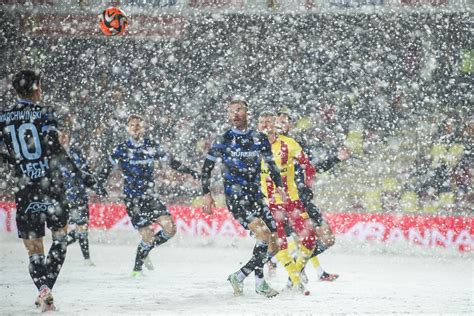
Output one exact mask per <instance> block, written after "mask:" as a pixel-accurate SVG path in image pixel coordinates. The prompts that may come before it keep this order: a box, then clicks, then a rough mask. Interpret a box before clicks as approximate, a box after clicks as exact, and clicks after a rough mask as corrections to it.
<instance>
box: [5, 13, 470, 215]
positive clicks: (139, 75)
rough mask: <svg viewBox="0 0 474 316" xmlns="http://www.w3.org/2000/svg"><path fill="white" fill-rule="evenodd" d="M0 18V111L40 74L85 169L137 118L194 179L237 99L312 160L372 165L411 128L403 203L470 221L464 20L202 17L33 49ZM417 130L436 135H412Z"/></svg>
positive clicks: (180, 191)
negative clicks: (282, 122) (288, 128)
mask: <svg viewBox="0 0 474 316" xmlns="http://www.w3.org/2000/svg"><path fill="white" fill-rule="evenodd" d="M0 15H1V16H0V18H1V19H2V20H3V23H4V25H5V28H4V32H3V33H2V34H1V35H0V36H1V38H0V39H1V45H2V57H3V62H2V65H1V66H0V67H1V68H2V74H3V78H0V79H1V80H2V81H1V83H2V85H3V87H2V89H1V95H0V100H1V102H2V104H5V105H6V104H9V103H11V102H13V98H14V96H13V94H12V89H11V88H10V86H9V80H10V76H11V74H13V73H14V72H15V71H17V70H18V69H20V68H28V67H33V68H36V69H40V70H41V71H42V72H43V73H44V81H43V85H44V87H43V90H44V92H45V94H46V98H45V100H44V102H45V103H50V104H53V105H54V106H55V107H56V108H57V110H58V113H59V115H60V116H61V117H62V120H63V122H64V126H63V128H65V129H68V130H70V131H71V132H72V133H73V135H74V141H75V142H76V143H77V144H78V145H79V146H80V147H81V148H82V149H83V150H84V151H85V152H86V153H87V155H88V157H89V160H90V161H91V164H92V166H93V168H97V167H98V166H99V165H100V163H101V161H103V159H106V157H107V155H108V154H110V151H111V150H112V149H113V147H114V145H116V144H117V143H118V142H120V141H122V140H124V139H125V138H126V132H125V122H126V118H127V116H128V115H130V114H132V113H136V114H141V115H143V116H145V117H146V119H147V121H148V126H149V131H148V133H149V135H150V136H151V137H154V138H156V139H158V140H159V141H160V142H161V143H162V144H163V145H164V147H165V148H166V149H167V150H168V151H170V152H171V153H172V154H173V155H175V156H176V157H177V158H178V159H180V160H181V161H183V162H186V163H187V164H188V165H191V166H192V167H194V168H195V169H199V168H200V164H201V162H202V160H203V158H204V155H205V152H206V150H207V149H208V148H209V146H210V143H211V140H212V139H213V137H215V135H216V134H218V133H219V132H221V131H222V129H223V127H224V126H225V125H226V118H225V104H226V102H228V101H229V100H230V99H231V98H233V97H235V96H239V97H243V98H245V99H246V100H248V102H249V104H250V106H251V108H252V112H253V120H254V121H255V117H256V115H258V112H259V111H261V110H262V109H268V108H277V107H281V106H286V107H289V108H290V109H291V110H292V111H293V113H295V117H296V120H295V123H296V125H297V126H296V127H297V130H298V131H299V132H300V133H303V135H304V136H305V138H306V139H307V141H308V142H309V143H310V145H311V146H312V148H314V154H315V156H316V157H321V159H324V157H326V156H327V155H330V154H331V153H332V152H333V151H334V150H335V149H337V148H339V147H341V146H346V147H349V148H350V149H351V151H352V153H353V156H354V157H357V156H358V155H362V154H364V155H368V156H369V157H370V154H371V152H373V150H374V148H375V147H377V146H383V145H384V144H385V143H387V141H388V140H389V139H392V138H393V137H395V138H396V137H402V136H398V135H402V134H403V131H404V130H407V129H410V130H411V131H412V134H413V135H414V137H415V138H416V139H417V140H419V141H420V143H421V144H418V145H419V146H418V145H417V146H416V147H414V148H412V150H413V156H414V157H415V158H414V162H415V163H414V165H413V168H412V170H411V172H410V174H409V177H408V179H406V181H404V183H403V188H401V189H400V190H401V193H400V194H401V195H402V194H403V192H410V194H412V193H414V194H415V195H416V198H417V203H428V202H430V201H431V202H432V201H434V200H436V201H439V200H440V199H441V200H443V201H444V200H445V201H446V205H449V207H450V209H452V210H456V209H457V208H463V209H464V208H468V209H469V208H470V209H472V205H473V201H472V184H471V178H472V161H473V160H472V149H471V148H472V131H473V117H472V110H471V107H472V105H471V104H472V66H471V68H469V67H467V68H466V67H461V64H463V63H464V64H465V63H466V61H465V60H463V58H464V55H463V54H464V52H465V51H466V49H467V50H469V49H472V42H471V41H470V32H469V23H470V22H469V19H470V17H469V15H466V14H463V13H444V14H439V13H437V14H421V13H401V14H400V13H399V14H360V15H349V14H347V15H338V14H331V15H295V16H293V15H275V16H272V15H265V16H253V15H219V16H207V15H202V16H196V17H194V18H190V20H188V21H187V24H186V31H185V33H184V34H183V35H182V36H181V37H179V38H162V39H157V40H141V39H133V38H127V37H124V38H105V37H102V38H99V37H90V38H70V37H29V36H27V35H25V34H23V33H22V32H21V31H19V29H20V28H19V26H18V24H17V21H18V17H16V16H15V14H11V13H0ZM427 120H429V121H430V122H431V123H432V124H438V125H439V131H438V130H436V131H433V132H432V133H428V134H427V133H426V131H425V130H419V129H418V128H417V126H418V124H419V123H420V122H425V121H427ZM438 122H439V123H438ZM403 135H406V134H403ZM401 141H402V140H401ZM0 170H1V171H0V173H1V174H2V176H3V175H6V174H7V172H8V171H7V170H6V169H5V167H3V169H0ZM117 172H119V171H117ZM215 176H216V177H215V181H214V182H217V181H219V177H218V175H217V172H216V175H215ZM5 178H6V177H5ZM116 179H118V177H116V178H115V179H114V178H113V177H112V180H111V181H110V183H111V185H112V183H113V184H114V185H117V187H116V188H115V189H113V190H112V192H115V193H116V194H115V196H116V197H117V198H118V195H119V193H120V182H119V181H116ZM157 186H158V188H157V189H158V192H161V193H162V194H163V196H165V200H167V202H171V203H190V201H192V200H193V199H195V198H197V197H199V195H200V192H199V184H198V183H196V182H189V180H188V179H187V178H186V179H184V178H182V177H181V176H180V175H178V174H177V173H175V172H173V171H171V170H168V169H166V168H161V169H160V172H158V173H157ZM10 191H11V186H10V185H8V184H7V182H5V183H4V184H2V185H0V192H2V193H3V194H4V195H5V196H8V195H9V194H10V193H9V192H10ZM402 191H403V192H402ZM112 199H114V194H112ZM438 206H439V205H438Z"/></svg>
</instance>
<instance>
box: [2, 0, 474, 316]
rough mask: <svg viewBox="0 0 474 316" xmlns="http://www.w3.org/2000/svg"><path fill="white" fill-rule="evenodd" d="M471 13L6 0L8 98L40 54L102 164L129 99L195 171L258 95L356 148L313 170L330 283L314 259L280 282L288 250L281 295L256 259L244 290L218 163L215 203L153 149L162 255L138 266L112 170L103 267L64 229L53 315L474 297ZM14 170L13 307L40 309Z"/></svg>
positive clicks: (351, 5)
mask: <svg viewBox="0 0 474 316" xmlns="http://www.w3.org/2000/svg"><path fill="white" fill-rule="evenodd" d="M111 5H114V6H120V7H121V8H122V9H123V10H124V11H125V12H126V13H127V15H128V18H129V21H130V24H129V25H128V28H127V30H126V32H125V34H124V35H119V36H106V35H104V34H102V33H101V31H100V29H99V22H98V18H97V15H98V14H100V13H101V12H102V11H103V10H104V9H105V8H106V7H108V6H111ZM472 21H473V4H472V1H463V0H394V1H389V0H373V1H370V0H319V1H310V0H278V1H277V0H268V1H263V0H259V1H257V0H248V1H238V0H235V1H234V0H222V1H204V0H202V1H200V0H189V1H184V0H183V1H182V0H165V1H163V0H161V1H160V0H150V1H132V0H125V1H99V0H81V1H79V0H78V1H73V0H67V1H59V0H48V1H42V0H30V1H20V0H10V1H0V26H1V27H0V58H1V63H0V70H1V71H0V110H2V111H3V110H6V109H8V108H10V107H11V106H12V105H14V104H15V100H16V98H17V96H16V95H15V91H14V89H13V87H12V78H13V76H14V74H15V73H16V72H18V71H19V70H22V69H35V70H38V71H40V72H41V74H42V79H41V80H42V83H41V84H42V90H43V100H42V101H41V103H42V104H45V105H49V106H53V107H54V109H55V111H56V113H57V116H58V121H59V122H60V126H59V127H60V129H61V130H65V131H67V132H68V133H69V134H70V135H71V144H72V145H74V146H75V147H77V148H80V149H81V151H82V152H83V153H84V155H85V156H86V158H87V160H88V162H89V165H90V168H91V170H92V172H93V173H95V172H97V171H98V170H99V169H100V168H101V166H102V165H103V164H104V162H105V161H107V159H108V156H109V155H110V154H111V153H112V151H113V149H114V147H115V146H116V145H117V144H118V143H120V142H123V141H124V140H126V139H127V137H128V136H127V128H126V125H127V118H128V117H129V116H130V115H132V114H138V115H141V116H143V117H145V119H146V123H147V124H146V131H145V134H146V135H147V137H149V138H152V139H155V140H156V141H157V142H159V143H160V144H161V146H162V148H163V149H164V150H165V151H167V152H169V153H170V154H171V155H172V156H173V157H175V158H176V159H178V160H179V161H181V162H183V163H184V164H186V165H187V166H189V167H190V168H192V169H194V170H198V171H200V170H201V168H202V165H203V161H204V159H205V158H206V154H207V152H208V150H209V148H210V147H211V144H212V143H213V140H214V139H215V138H216V137H217V136H218V135H220V134H222V133H223V132H224V131H225V130H227V129H229V128H230V124H229V121H228V118H227V112H226V105H227V104H228V103H229V101H230V100H233V99H235V98H238V99H244V100H246V102H247V103H248V105H249V109H250V112H249V114H250V116H249V123H250V127H251V128H255V126H256V122H257V118H258V115H259V113H261V112H263V111H276V110H278V109H281V108H285V109H287V110H289V111H291V115H292V119H293V121H294V125H295V126H294V128H295V129H294V133H295V135H298V137H300V138H302V139H304V141H305V142H306V143H307V145H308V147H309V148H311V154H312V156H313V157H314V159H315V163H319V162H321V161H324V160H325V159H327V158H328V157H331V156H333V155H335V154H336V153H337V152H338V150H339V149H341V148H346V149H348V150H349V151H350V157H349V158H348V159H347V160H345V161H342V162H340V163H338V164H337V165H336V166H335V167H334V168H332V169H331V170H329V171H327V172H321V173H317V175H316V178H315V182H314V184H313V186H312V189H313V191H314V199H313V201H314V203H315V204H316V205H318V206H319V207H320V208H321V210H322V211H323V213H324V214H325V216H327V219H328V221H329V223H330V225H331V227H332V229H333V231H334V232H335V233H336V244H335V245H334V246H333V247H332V248H330V249H328V250H327V251H326V252H324V253H323V254H322V255H321V257H320V261H321V264H322V266H323V267H324V268H325V269H326V270H327V271H329V272H333V273H337V274H339V275H340V277H339V278H338V279H337V280H335V281H334V282H322V281H318V276H317V275H316V272H315V270H314V269H313V268H312V267H311V265H310V264H308V268H307V273H308V276H309V283H308V284H307V288H308V289H309V290H310V291H311V295H309V296H302V295H299V294H297V293H294V292H292V291H289V290H287V289H286V281H287V274H286V271H285V270H284V268H283V267H282V266H281V265H280V264H279V265H278V267H277V271H276V274H275V275H274V276H272V277H270V276H269V271H268V267H267V266H266V267H265V274H266V276H267V280H268V282H269V283H270V284H271V285H272V286H274V288H275V289H277V290H278V291H280V292H281V293H280V295H278V296H277V297H274V298H272V299H267V298H265V297H263V296H260V295H257V294H256V293H255V290H254V286H255V285H254V276H253V274H251V275H250V276H249V277H248V278H247V279H246V281H245V288H244V291H245V293H244V296H242V297H234V296H233V294H232V288H231V286H230V285H229V283H228V282H227V281H226V278H227V276H228V275H229V273H232V272H234V271H236V270H237V269H238V268H239V267H240V266H241V265H242V264H244V263H245V262H246V261H247V260H249V258H250V255H251V251H252V248H253V245H254V239H253V238H252V237H250V236H248V234H247V233H245V232H244V231H243V229H242V227H240V226H239V225H238V224H236V222H233V221H230V220H229V218H228V214H227V213H225V212H226V211H225V207H226V204H225V198H224V190H223V185H222V181H223V180H222V176H221V172H220V170H214V172H213V174H212V179H211V183H212V188H211V189H212V192H213V194H214V197H215V198H216V203H217V207H218V208H219V210H220V211H219V212H218V214H217V215H214V217H212V216H211V217H209V216H208V217H206V216H203V215H202V214H201V212H200V208H201V207H202V203H203V201H202V200H203V199H202V189H201V183H200V182H199V181H196V180H193V179H192V178H190V177H189V176H186V175H183V174H182V173H179V172H176V171H174V170H172V169H171V168H169V167H168V166H167V164H165V163H157V164H156V165H155V187H154V189H155V191H156V192H157V193H158V195H159V197H160V199H161V200H162V201H163V202H165V203H166V205H168V206H169V207H170V208H172V214H173V216H174V217H175V219H176V221H177V224H178V233H177V235H176V237H175V238H174V239H172V240H170V241H169V242H168V243H166V244H165V245H163V246H160V247H159V249H155V250H154V251H153V252H151V254H150V259H151V260H152V261H153V263H154V266H155V269H154V270H152V271H148V270H145V271H144V275H143V276H141V277H139V278H132V277H130V273H131V271H132V268H133V261H134V257H135V251H136V249H137V243H138V242H139V240H140V238H139V235H138V233H137V232H136V230H134V229H133V227H132V226H131V223H130V222H129V220H128V217H127V216H126V213H125V211H124V210H123V198H124V196H123V192H122V191H123V180H122V178H123V177H122V171H121V170H120V168H115V169H114V170H113V171H112V173H111V175H110V177H109V179H108V182H107V184H106V189H107V191H108V196H107V197H102V196H97V195H96V193H94V192H92V191H91V192H89V203H90V204H91V208H90V212H91V222H90V225H89V228H90V234H89V238H90V252H91V259H92V261H93V262H94V264H95V266H86V265H85V264H84V259H83V258H82V254H81V252H80V249H79V246H78V245H77V244H73V245H71V246H69V248H68V253H67V258H66V261H65V263H64V266H63V268H62V270H61V273H60V276H59V279H58V282H57V285H56V286H55V288H54V294H55V301H56V307H57V309H58V310H57V312H56V313H55V314H58V315H62V314H64V315H71V314H72V315H75V314H91V315H94V314H100V315H105V314H140V315H154V314H165V315H173V314H189V315H197V314H208V315H209V314H211V315H222V314H230V315H234V314H242V315H248V314H259V315H274V314H279V315H314V314H455V315H459V314H466V315H471V314H473V313H474V269H473V267H474V266H473V256H472V253H473V250H474V213H473V205H474V199H473V197H474V195H473V192H472V174H473V161H474V159H473V156H472V143H473V135H474V121H473V117H474V116H473V110H472V107H473V106H472V104H473V94H472V91H474V89H473V71H474V47H473V41H472V38H473V24H472ZM0 136H1V135H0ZM1 148H2V147H0V151H1V150H2V149H1ZM0 153H1V152H0ZM220 167H221V165H218V167H217V168H216V169H220ZM18 186H19V184H18V181H17V179H16V178H15V177H14V175H13V172H12V168H11V166H10V165H9V164H8V163H7V162H6V161H3V160H2V159H0V275H1V277H0V314H2V315H29V314H37V313H39V312H38V311H37V310H35V307H34V300H35V298H36V296H37V290H36V288H35V286H34V284H33V283H32V281H31V278H30V276H29V274H28V255H27V253H26V251H25V249H24V246H23V243H22V241H21V240H20V239H19V238H17V233H16V225H15V206H14V201H15V198H14V195H15V192H17V190H18ZM195 212H196V213H195ZM222 212H224V213H225V214H224V215H222V214H223V213H222ZM196 214H197V215H196ZM155 229H158V228H157V227H155ZM50 244H51V234H50V232H47V234H46V238H45V245H46V247H45V250H46V252H47V249H48V248H49V245H50Z"/></svg>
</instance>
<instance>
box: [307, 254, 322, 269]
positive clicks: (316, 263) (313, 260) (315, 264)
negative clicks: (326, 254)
mask: <svg viewBox="0 0 474 316" xmlns="http://www.w3.org/2000/svg"><path fill="white" fill-rule="evenodd" d="M310 261H311V262H312V263H313V266H314V268H315V269H317V268H318V267H320V266H321V263H319V259H318V257H317V256H314V257H313V258H311V259H310Z"/></svg>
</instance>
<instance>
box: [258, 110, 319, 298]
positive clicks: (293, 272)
mask: <svg viewBox="0 0 474 316" xmlns="http://www.w3.org/2000/svg"><path fill="white" fill-rule="evenodd" d="M258 129H259V131H260V132H262V133H265V134H266V135H267V137H268V140H269V141H270V144H271V146H272V152H273V157H274V159H275V162H276V164H277V166H278V168H279V169H280V175H281V178H282V180H283V184H284V187H285V189H286V195H287V200H286V201H283V200H282V199H281V198H280V196H279V195H278V193H277V192H275V190H274V186H275V185H274V183H273V181H272V179H271V178H270V177H269V175H268V171H267V170H266V168H265V167H266V166H265V163H264V162H263V161H262V175H261V185H262V188H263V193H264V194H265V197H266V198H267V199H268V201H269V207H270V211H271V212H272V215H273V217H274V218H275V221H276V224H277V234H278V241H279V249H280V251H279V252H278V253H277V255H276V258H277V259H278V260H279V261H280V262H281V263H282V264H283V266H284V267H285V269H286V270H287V272H288V275H289V277H290V280H291V283H292V284H291V285H292V286H293V287H294V288H295V289H296V290H297V291H299V292H301V293H302V294H304V295H309V291H307V290H306V289H305V288H304V286H303V284H302V283H301V279H300V271H301V270H302V269H303V267H304V266H305V264H306V262H307V260H309V258H310V257H311V255H312V253H313V249H314V248H315V246H316V233H315V231H314V228H313V227H312V225H311V222H310V220H309V217H308V214H307V213H306V210H305V208H304V205H303V203H302V202H301V200H300V197H299V195H298V188H297V184H296V179H295V164H296V163H298V164H299V166H300V167H302V168H304V176H305V182H306V183H311V182H312V178H313V176H314V174H315V170H314V168H313V166H312V165H311V163H310V161H309V160H308V157H307V156H306V155H305V154H304V152H303V149H302V148H301V147H300V145H299V144H298V143H297V142H296V141H295V140H294V139H292V138H290V137H287V136H283V135H277V133H276V130H275V114H273V113H271V112H262V113H261V114H260V116H259V118H258ZM286 222H288V223H289V225H290V226H291V228H292V229H293V231H294V232H295V233H296V234H297V235H298V237H299V239H300V242H301V246H300V255H299V256H298V258H297V260H296V262H295V261H294V259H293V258H292V257H291V255H290V253H289V251H288V243H287V239H286V231H285V224H286Z"/></svg>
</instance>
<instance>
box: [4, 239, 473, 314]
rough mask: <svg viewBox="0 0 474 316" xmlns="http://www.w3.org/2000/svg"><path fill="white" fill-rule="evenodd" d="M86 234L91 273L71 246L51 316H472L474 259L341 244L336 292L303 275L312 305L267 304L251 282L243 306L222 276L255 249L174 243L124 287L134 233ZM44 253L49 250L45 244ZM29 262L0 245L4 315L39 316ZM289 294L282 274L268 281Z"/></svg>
mask: <svg viewBox="0 0 474 316" xmlns="http://www.w3.org/2000/svg"><path fill="white" fill-rule="evenodd" d="M114 234H116V235H113V234H109V233H106V234H104V233H101V232H92V234H91V235H92V238H91V239H92V242H91V254H92V259H93V261H94V262H95V263H96V266H95V267H88V266H84V264H83V259H82V256H81V253H80V250H79V245H77V244H75V245H72V246H71V247H70V248H69V252H68V257H67V259H66V263H65V266H64V268H63V270H62V271H61V275H60V277H59V280H58V283H57V284H56V287H55V288H54V291H53V292H54V294H55V299H56V304H57V306H58V308H59V311H58V312H55V313H54V315H77V314H88V315H96V314H99V315H104V314H139V315H174V314H187V315H204V314H205V315H211V314H212V315H224V314H226V315H234V314H239V315H249V314H258V315H275V314H280V315H282V314H283V315H302V314H304V315H316V314H336V313H337V314H427V313H430V314H466V315H468V314H470V315H472V314H474V307H473V306H474V272H473V260H472V259H473V256H472V254H458V253H453V252H448V251H446V250H445V249H440V250H422V249H421V248H416V249H411V250H410V251H404V250H400V249H398V250H397V248H392V249H396V250H395V251H392V250H391V251H386V250H387V249H389V248H387V247H386V246H381V245H369V246H360V245H359V244H354V243H348V242H346V241H344V240H341V241H339V242H338V244H336V246H334V248H333V249H331V250H330V251H328V252H327V253H325V254H323V255H321V257H320V258H321V262H322V264H323V266H324V267H325V268H326V269H327V270H328V271H329V272H336V273H339V274H340V275H341V277H340V279H339V280H337V281H336V282H334V283H326V282H318V281H316V272H315V271H314V269H312V268H310V269H308V270H309V271H308V275H309V278H310V283H309V284H308V286H307V287H308V289H310V290H311V296H308V297H303V296H300V295H297V294H294V293H288V292H282V293H281V294H280V295H279V296H278V297H276V298H273V299H267V298H264V297H262V296H259V295H257V294H256V293H255V292H254V277H253V275H251V276H249V278H248V279H247V280H246V282H245V296H243V297H234V296H233V295H232V290H231V287H230V285H229V284H228V283H227V281H226V278H227V275H228V274H229V273H231V272H234V271H235V270H237V268H238V267H239V266H240V265H241V264H242V263H244V262H245V261H246V260H248V259H249V257H250V253H251V249H252V247H253V241H252V240H250V239H245V240H239V241H237V242H236V243H233V244H231V242H230V241H229V240H219V241H216V242H214V243H209V242H207V241H206V240H205V239H204V240H203V239H200V240H196V239H187V238H186V237H177V238H176V239H175V240H172V241H170V242H169V243H168V244H165V245H164V246H162V247H160V248H159V249H154V250H153V251H152V253H151V258H152V260H153V262H154V265H155V270H154V271H145V272H146V276H145V277H143V278H140V279H132V278H131V277H130V272H131V268H132V265H133V260H134V253H135V247H136V242H137V236H136V235H135V233H132V232H125V231H124V232H119V233H114ZM48 247H49V244H48ZM27 261H28V257H27V255H26V252H25V250H24V249H23V245H22V242H21V240H19V239H16V237H15V236H14V235H13V234H3V235H0V314H1V315H27V314H38V313H39V312H38V311H37V310H35V308H34V304H33V303H34V300H35V298H36V295H37V292H36V289H35V287H34V285H33V283H32V281H31V279H30V276H29V274H28V267H27ZM269 281H270V283H271V284H272V285H273V286H274V287H275V288H277V289H279V290H281V289H283V288H284V287H285V283H286V273H285V271H284V270H283V268H282V267H281V266H279V268H278V271H277V275H276V276H275V277H274V278H271V279H269Z"/></svg>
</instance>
